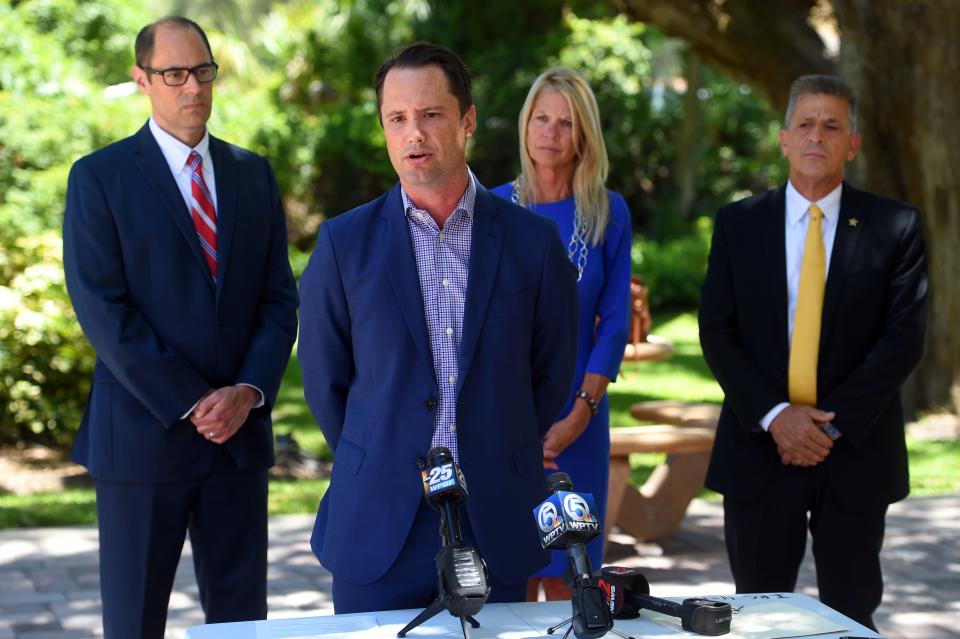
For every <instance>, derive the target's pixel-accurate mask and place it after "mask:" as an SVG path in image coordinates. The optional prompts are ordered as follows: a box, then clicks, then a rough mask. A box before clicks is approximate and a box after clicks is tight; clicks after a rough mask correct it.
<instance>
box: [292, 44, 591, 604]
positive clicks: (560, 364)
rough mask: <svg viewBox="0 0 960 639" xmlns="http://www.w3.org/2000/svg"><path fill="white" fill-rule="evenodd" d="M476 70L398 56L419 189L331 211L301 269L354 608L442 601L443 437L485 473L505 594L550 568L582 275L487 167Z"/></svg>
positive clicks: (325, 536) (306, 333)
mask: <svg viewBox="0 0 960 639" xmlns="http://www.w3.org/2000/svg"><path fill="white" fill-rule="evenodd" d="M470 84H471V79H470V74H469V71H468V70H467V68H466V67H465V66H464V64H463V62H462V61H461V60H460V59H459V58H458V57H457V56H456V55H455V54H453V53H452V52H451V51H449V50H447V49H444V48H443V47H439V46H436V45H432V44H427V43H420V44H415V45H412V46H410V47H407V48H406V49H404V50H402V51H401V52H400V53H398V55H397V56H396V57H395V58H392V59H391V60H388V61H387V62H385V63H384V64H383V66H381V68H380V70H379V71H378V73H377V78H376V89H377V102H378V104H379V107H380V122H381V124H382V126H383V130H384V133H385V137H386V141H387V151H388V154H389V156H390V160H391V162H392V164H393V166H394V168H395V169H396V171H397V174H398V175H399V178H400V183H399V184H398V185H397V186H395V187H394V188H392V189H391V190H390V191H388V192H387V193H385V194H384V195H381V196H380V197H378V198H377V199H375V200H373V201H372V202H369V203H367V204H364V205H363V206H360V207H359V208H357V209H355V210H353V211H350V212H349V213H346V214H343V215H340V216H338V217H336V218H334V219H331V220H328V221H326V222H324V223H323V225H321V227H320V233H319V237H318V239H317V247H316V249H315V250H314V253H313V256H312V257H311V259H310V263H309V265H308V266H307V269H306V271H305V272H304V275H303V279H302V280H301V285H300V291H301V297H302V309H301V320H300V321H301V330H300V340H299V347H298V357H299V360H300V364H301V366H302V367H303V382H304V394H305V396H306V399H307V403H308V404H309V405H310V409H311V411H312V412H313V415H314V417H315V418H316V420H317V423H318V424H319V426H320V429H321V430H322V431H323V434H324V436H325V437H326V440H327V442H328V443H329V445H330V447H331V448H332V449H333V451H334V454H335V461H334V465H333V474H332V477H331V481H330V488H329V490H328V491H327V493H326V495H325V496H324V498H323V501H322V502H321V504H320V509H319V512H318V513H317V521H316V525H315V527H314V531H313V537H312V546H313V550H314V552H315V553H316V555H317V557H318V558H319V559H320V562H321V563H322V564H323V565H324V566H326V567H327V568H328V569H329V570H330V571H331V572H332V573H333V602H334V608H335V610H336V611H337V612H338V613H343V612H358V611H365V610H377V609H399V608H417V607H423V606H426V605H428V604H429V603H430V602H431V601H432V600H433V598H434V597H435V596H436V587H437V574H436V569H435V567H434V556H435V555H436V553H437V551H438V549H439V547H440V539H439V535H438V516H437V514H436V513H434V512H433V511H431V509H430V507H429V506H427V505H426V502H425V500H424V499H423V488H422V484H421V477H420V470H421V468H422V467H423V465H424V458H425V457H426V455H427V452H428V451H429V449H430V448H431V447H432V446H445V447H447V448H449V449H450V450H451V451H452V453H453V456H454V458H455V459H456V460H457V462H458V463H459V465H460V467H461V468H462V470H463V473H464V475H465V477H466V481H467V485H468V488H469V499H468V500H467V503H466V508H465V511H466V512H465V516H464V517H463V519H464V520H465V521H463V528H464V531H463V534H464V538H465V539H466V540H467V541H468V542H470V543H472V544H474V545H475V547H477V549H478V550H479V552H480V554H481V556H482V557H483V558H484V559H485V560H486V562H487V565H488V567H489V570H490V580H489V582H490V584H491V586H492V591H491V594H490V598H489V599H488V601H522V600H523V599H524V598H525V595H526V580H527V577H529V576H530V575H531V574H533V573H534V572H535V571H536V570H537V569H538V568H540V567H542V566H543V565H545V564H546V563H547V555H546V554H545V553H544V552H543V551H542V550H541V548H540V543H539V540H538V537H537V529H536V525H535V522H534V520H533V515H532V511H533V508H534V507H535V506H536V505H537V504H538V503H539V502H540V501H541V500H542V499H543V498H544V497H545V496H546V489H545V487H544V481H543V459H542V446H541V438H542V437H543V436H544V434H545V433H546V432H547V429H549V427H550V425H551V424H552V423H553V421H554V420H555V418H556V416H557V413H558V412H559V410H560V409H561V407H562V405H563V402H564V401H565V399H566V395H567V392H568V391H569V387H570V383H571V377H572V375H573V368H574V363H575V358H576V328H577V327H576V323H577V292H576V281H575V280H576V274H575V272H574V268H573V266H572V265H571V264H570V262H569V260H568V258H567V255H566V251H565V250H564V248H563V245H562V243H561V241H560V237H559V234H558V232H557V230H556V227H555V226H554V225H553V224H552V222H550V221H549V220H547V219H546V218H543V217H540V216H538V215H536V214H534V213H531V212H529V211H526V210H524V209H522V208H520V207H517V206H514V205H513V204H511V203H509V202H507V201H505V200H502V199H500V198H497V197H495V196H493V195H492V194H490V193H489V192H488V191H487V190H486V189H485V188H483V187H482V186H481V185H480V184H479V183H478V182H477V180H476V178H475V177H474V176H473V174H472V173H471V172H470V170H469V169H468V167H467V164H466V161H465V159H464V158H465V151H464V149H465V146H466V141H467V139H468V138H469V137H470V136H471V135H472V134H473V131H474V129H475V128H476V121H477V115H476V108H475V107H474V105H473V100H472V98H471V92H470Z"/></svg>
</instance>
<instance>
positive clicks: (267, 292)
mask: <svg viewBox="0 0 960 639" xmlns="http://www.w3.org/2000/svg"><path fill="white" fill-rule="evenodd" d="M263 164H264V170H265V171H266V173H267V184H268V188H269V190H270V202H271V212H270V215H271V224H270V251H269V257H268V264H267V267H266V269H265V273H266V275H265V278H264V281H263V284H262V285H261V286H260V290H259V291H258V292H257V295H259V303H258V305H257V319H256V328H255V330H254V334H253V337H252V338H251V340H250V344H249V346H248V347H247V352H246V355H245V356H244V359H243V364H242V366H241V367H240V371H239V373H238V374H237V378H236V380H235V381H236V382H237V383H240V382H242V383H246V384H252V385H253V386H256V387H257V388H259V389H260V390H261V391H263V394H264V401H265V403H266V406H267V407H272V406H273V404H274V401H275V400H276V397H277V392H278V391H279V389H280V381H281V379H282V378H283V371H284V369H285V368H286V366H287V362H288V361H289V359H290V349H291V348H293V343H294V341H295V340H296V337H297V302H298V300H297V285H296V283H295V282H294V280H293V273H292V271H291V270H290V259H289V257H288V255H287V222H286V218H285V216H284V214H283V206H282V205H281V203H280V192H279V188H278V187H277V181H276V179H275V178H274V176H273V169H271V168H270V164H269V163H268V162H267V161H266V160H263Z"/></svg>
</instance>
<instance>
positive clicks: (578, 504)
mask: <svg viewBox="0 0 960 639" xmlns="http://www.w3.org/2000/svg"><path fill="white" fill-rule="evenodd" d="M563 512H564V513H565V514H566V515H567V517H568V518H570V519H571V520H573V521H588V522H593V521H596V520H597V517H596V515H594V514H592V513H591V512H590V504H588V503H587V500H586V499H584V498H583V497H582V496H580V495H579V494H577V493H567V494H565V495H564V496H563Z"/></svg>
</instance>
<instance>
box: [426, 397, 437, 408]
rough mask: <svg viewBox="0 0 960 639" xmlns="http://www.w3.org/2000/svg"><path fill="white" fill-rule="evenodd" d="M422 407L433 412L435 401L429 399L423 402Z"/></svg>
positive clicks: (435, 405)
mask: <svg viewBox="0 0 960 639" xmlns="http://www.w3.org/2000/svg"><path fill="white" fill-rule="evenodd" d="M423 405H424V406H426V407H427V410H433V409H435V408H436V407H437V400H436V399H434V398H433V397H431V398H430V399H428V400H427V401H425V402H424V403H423Z"/></svg>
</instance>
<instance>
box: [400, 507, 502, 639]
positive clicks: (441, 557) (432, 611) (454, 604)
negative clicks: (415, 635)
mask: <svg viewBox="0 0 960 639" xmlns="http://www.w3.org/2000/svg"><path fill="white" fill-rule="evenodd" d="M452 509H453V506H452V505H451V503H450V502H449V501H445V502H444V503H443V504H442V505H441V507H440V536H441V540H442V542H443V546H442V547H441V548H440V552H439V553H437V598H436V599H435V600H434V601H433V603H431V604H430V605H429V606H427V607H426V608H424V609H423V610H421V611H420V614H418V615H417V616H416V617H414V618H413V620H412V621H410V623H408V624H407V625H406V626H404V627H403V630H401V631H400V632H398V633H397V636H398V637H405V636H406V635H407V633H408V632H410V631H411V630H413V629H414V628H416V627H417V626H419V625H420V624H422V623H424V622H425V621H428V620H430V619H432V618H433V617H435V616H436V615H437V614H439V613H440V612H442V611H444V610H447V611H449V613H450V614H451V615H453V616H454V617H457V618H459V619H460V629H461V630H462V631H463V638H464V639H470V630H469V629H468V628H467V623H469V624H470V625H471V626H473V627H474V628H479V627H480V622H479V621H477V620H476V619H474V618H473V616H472V615H471V614H468V613H467V611H465V610H462V608H463V607H464V605H463V601H457V600H456V599H455V598H454V596H453V595H452V594H451V593H450V592H449V591H448V590H447V584H446V579H444V570H443V567H444V565H447V564H453V563H454V562H456V561H457V556H456V554H455V553H456V552H457V551H458V550H459V549H461V548H463V546H462V545H461V544H460V540H461V535H460V530H459V526H458V525H457V523H458V522H457V519H456V518H455V517H454V516H453V510H452ZM452 541H456V542H457V543H456V544H452V543H451V542H452ZM469 551H472V552H473V554H475V551H473V549H472V548H469ZM462 558H463V557H462V556H461V559H462ZM477 559H478V560H479V556H477ZM460 599H461V600H462V599H463V598H462V597H461V598H460ZM480 605H483V602H481V604H480Z"/></svg>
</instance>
